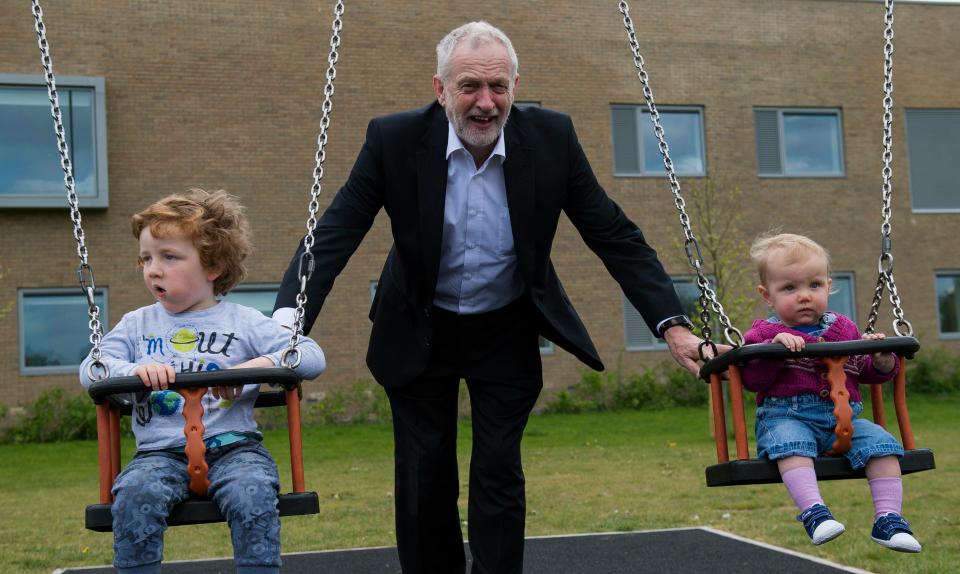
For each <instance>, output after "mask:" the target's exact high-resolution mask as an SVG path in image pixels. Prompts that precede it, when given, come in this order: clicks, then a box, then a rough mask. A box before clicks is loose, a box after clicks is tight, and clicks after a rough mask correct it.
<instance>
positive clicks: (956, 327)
mask: <svg viewBox="0 0 960 574" xmlns="http://www.w3.org/2000/svg"><path fill="white" fill-rule="evenodd" d="M937 308H938V310H939V312H940V332H941V333H950V334H960V275H948V276H940V277H937Z"/></svg>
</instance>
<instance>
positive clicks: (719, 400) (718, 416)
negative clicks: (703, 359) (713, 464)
mask: <svg viewBox="0 0 960 574" xmlns="http://www.w3.org/2000/svg"><path fill="white" fill-rule="evenodd" d="M710 398H711V399H713V400H712V402H713V437H714V439H715V440H716V443H717V461H718V462H729V461H730V451H729V450H728V448H727V414H726V409H725V408H724V406H723V382H722V381H721V378H720V375H719V374H717V373H714V374H712V375H710Z"/></svg>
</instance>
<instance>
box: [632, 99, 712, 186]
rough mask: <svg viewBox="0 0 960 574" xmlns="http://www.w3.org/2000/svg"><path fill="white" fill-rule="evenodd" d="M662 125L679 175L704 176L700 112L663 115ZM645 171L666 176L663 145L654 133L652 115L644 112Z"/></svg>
mask: <svg viewBox="0 0 960 574" xmlns="http://www.w3.org/2000/svg"><path fill="white" fill-rule="evenodd" d="M660 125H662V126H663V134H664V138H665V139H666V141H667V145H668V146H670V159H671V160H672V161H673V167H674V169H675V170H676V172H677V173H678V174H701V173H703V147H702V145H701V142H700V134H701V129H700V114H699V113H697V112H683V111H669V110H668V111H663V110H661V111H660ZM642 129H643V169H644V171H645V172H646V173H663V174H666V173H667V170H666V168H665V167H663V156H662V155H660V142H659V141H658V140H657V136H656V134H655V133H654V131H653V124H652V123H651V122H650V113H649V112H646V111H644V112H643V128H642Z"/></svg>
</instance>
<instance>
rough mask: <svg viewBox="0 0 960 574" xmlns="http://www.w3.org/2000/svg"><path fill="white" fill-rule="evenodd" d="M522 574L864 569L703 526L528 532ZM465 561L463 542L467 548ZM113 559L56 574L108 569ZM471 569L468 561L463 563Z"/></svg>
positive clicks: (288, 567)
mask: <svg viewBox="0 0 960 574" xmlns="http://www.w3.org/2000/svg"><path fill="white" fill-rule="evenodd" d="M525 548H526V550H525V553H524V568H523V571H524V574H635V573H641V572H652V573H656V574H671V573H682V574H728V573H729V574H732V573H738V574H740V573H743V572H751V573H761V572H776V573H778V574H836V573H840V572H853V573H858V574H869V573H867V572H866V571H865V570H859V569H856V568H851V567H848V566H842V565H839V564H833V563H830V562H827V561H825V560H822V559H820V558H814V557H811V556H804V555H802V554H800V553H797V552H793V551H790V550H784V549H781V548H776V547H774V546H770V545H766V544H762V543H757V542H753V541H751V540H747V539H745V538H739V537H736V536H732V535H729V534H726V533H724V532H720V531H717V530H713V529H709V528H680V529H674V530H654V531H644V532H622V533H602V534H584V535H573V536H550V537H542V538H528V539H527V541H526V547H525ZM467 556H468V565H469V548H468V549H467ZM113 571H114V570H113V568H112V567H92V568H68V569H61V570H56V571H55V573H56V574H68V573H75V574H81V573H82V574H101V573H102V574H107V573H110V572H113ZM281 571H282V572H283V573H284V574H308V573H309V574H327V573H330V574H400V564H399V562H398V561H397V551H396V548H394V547H384V548H358V549H354V550H331V551H324V552H298V553H295V554H284V555H283V568H282V569H281ZM163 572H164V574H233V572H234V568H233V561H232V560H230V559H214V560H199V561H189V562H187V561H184V562H165V563H164V564H163ZM467 572H469V568H468V569H467Z"/></svg>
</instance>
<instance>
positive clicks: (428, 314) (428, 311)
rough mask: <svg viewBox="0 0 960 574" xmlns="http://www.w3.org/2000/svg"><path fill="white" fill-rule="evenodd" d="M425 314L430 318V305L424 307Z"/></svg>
mask: <svg viewBox="0 0 960 574" xmlns="http://www.w3.org/2000/svg"><path fill="white" fill-rule="evenodd" d="M423 316H424V317H426V318H428V319H429V318H430V307H424V308H423Z"/></svg>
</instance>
